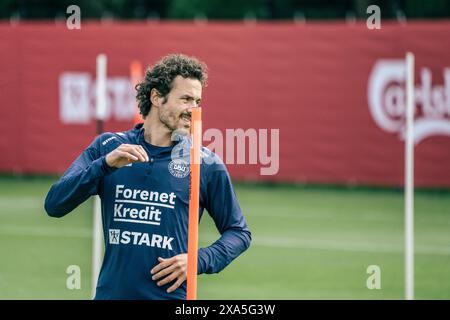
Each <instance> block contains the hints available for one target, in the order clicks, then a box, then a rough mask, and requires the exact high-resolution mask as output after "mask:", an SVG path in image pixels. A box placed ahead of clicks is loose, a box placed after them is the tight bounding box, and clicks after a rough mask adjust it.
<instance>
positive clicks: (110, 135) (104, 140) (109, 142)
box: [91, 128, 139, 150]
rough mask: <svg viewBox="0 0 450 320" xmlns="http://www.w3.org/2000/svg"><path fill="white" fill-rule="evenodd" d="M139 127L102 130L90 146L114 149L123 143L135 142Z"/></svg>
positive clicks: (99, 148) (100, 148)
mask: <svg viewBox="0 0 450 320" xmlns="http://www.w3.org/2000/svg"><path fill="white" fill-rule="evenodd" d="M138 134H139V129H137V128H133V129H131V130H127V131H119V132H104V133H102V134H100V135H98V136H97V137H96V139H95V140H94V142H93V143H92V145H91V146H93V147H95V148H96V149H98V150H104V149H115V148H117V147H118V146H119V145H121V144H123V143H128V144H135V143H136V141H137V137H138Z"/></svg>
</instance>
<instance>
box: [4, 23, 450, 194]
mask: <svg viewBox="0 0 450 320" xmlns="http://www.w3.org/2000/svg"><path fill="white" fill-rule="evenodd" d="M449 34H450V22H449V21H440V22H411V23H409V22H408V24H407V25H401V24H396V23H384V24H382V27H381V29H380V30H369V29H367V28H366V25H365V24H364V23H363V22H361V23H358V24H354V25H346V24H345V23H343V22H339V23H338V22H329V23H306V24H301V23H299V24H295V23H249V24H243V23H194V22H186V23H162V22H149V23H105V24H98V23H84V24H83V23H82V25H81V30H76V29H75V30H69V29H67V28H66V25H65V24H57V25H55V24H52V23H33V24H27V23H24V24H22V23H21V24H16V25H10V24H8V23H3V24H0V68H1V69H0V70H1V76H0V101H1V107H0V150H1V152H2V156H1V157H0V171H1V172H17V173H62V172H63V171H64V170H65V169H66V168H67V167H68V165H69V164H70V163H71V161H72V160H73V159H74V158H75V157H76V156H77V155H78V154H79V153H80V152H81V151H82V150H83V149H84V148H85V147H86V146H87V145H88V144H89V143H90V142H91V141H92V140H93V138H94V136H95V120H94V115H95V113H94V105H95V61H96V56H97V54H99V53H105V54H106V55H107V57H108V80H107V91H108V117H107V118H108V120H107V122H106V124H105V129H106V130H107V131H113V132H115V131H124V130H128V129H129V128H131V126H132V122H133V115H134V110H135V100H134V92H133V87H132V85H131V82H130V76H129V69H130V64H131V62H132V61H133V60H140V61H141V62H142V63H143V64H144V65H149V64H153V63H155V62H156V61H157V60H159V59H160V58H161V57H162V56H164V55H166V54H169V53H178V52H180V53H185V54H187V55H194V56H196V57H198V58H199V59H201V60H203V61H204V62H205V63H206V64H207V65H208V68H209V85H208V86H207V87H206V88H205V90H204V93H203V98H204V99H203V125H204V129H205V132H204V135H203V142H204V145H206V146H208V145H210V147H211V148H212V149H213V151H216V152H217V153H218V154H219V155H220V156H221V157H222V158H223V159H224V161H225V162H226V164H227V166H228V168H229V170H230V173H231V175H232V176H233V177H234V178H236V179H240V180H266V181H288V182H306V183H333V184H334V183H336V184H368V185H395V186H400V185H402V184H403V173H404V172H403V171H404V168H403V167H404V132H405V128H404V124H405V121H404V113H405V83H404V82H405V64H404V56H405V53H406V51H412V52H413V53H414V54H415V57H416V68H415V73H416V76H415V106H416V113H415V131H414V135H415V142H416V147H415V182H416V185H418V186H431V187H449V186H450V167H449V163H450V54H449V52H450V41H449ZM239 136H240V137H241V138H245V139H236V137H239Z"/></svg>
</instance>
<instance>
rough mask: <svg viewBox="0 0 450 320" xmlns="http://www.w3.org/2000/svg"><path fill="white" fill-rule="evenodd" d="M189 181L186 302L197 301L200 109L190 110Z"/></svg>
mask: <svg viewBox="0 0 450 320" xmlns="http://www.w3.org/2000/svg"><path fill="white" fill-rule="evenodd" d="M191 137H192V145H191V154H190V158H191V176H190V178H191V180H190V190H189V224H188V265H187V293H186V300H196V299H197V257H198V209H199V202H200V146H201V143H202V108H200V107H197V108H192V119H191Z"/></svg>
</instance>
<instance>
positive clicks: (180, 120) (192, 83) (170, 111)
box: [159, 76, 202, 132]
mask: <svg viewBox="0 0 450 320" xmlns="http://www.w3.org/2000/svg"><path fill="white" fill-rule="evenodd" d="M201 98H202V85H201V83H200V81H199V80H197V79H190V78H187V79H186V78H183V77H182V76H177V77H176V78H175V79H174V80H173V86H172V90H171V91H170V92H169V94H168V95H167V101H166V102H165V103H164V104H162V105H161V107H159V120H160V121H161V122H162V123H163V124H164V125H165V126H166V127H167V128H168V129H169V130H170V131H172V132H173V131H175V130H182V131H187V132H189V129H190V127H191V111H192V108H195V107H198V106H199V105H200V101H201Z"/></svg>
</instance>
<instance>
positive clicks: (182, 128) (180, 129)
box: [159, 115, 190, 134]
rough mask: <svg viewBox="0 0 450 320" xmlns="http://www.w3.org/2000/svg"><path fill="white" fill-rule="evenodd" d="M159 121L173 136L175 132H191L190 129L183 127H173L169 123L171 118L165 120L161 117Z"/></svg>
mask: <svg viewBox="0 0 450 320" xmlns="http://www.w3.org/2000/svg"><path fill="white" fill-rule="evenodd" d="M159 121H161V123H162V124H163V125H164V127H166V128H167V129H168V130H169V131H170V133H171V134H172V133H173V132H174V131H186V132H187V133H189V132H190V127H185V126H181V127H180V128H179V127H177V126H172V125H171V124H170V122H169V117H168V118H167V119H165V118H164V117H162V116H161V115H160V116H159Z"/></svg>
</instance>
